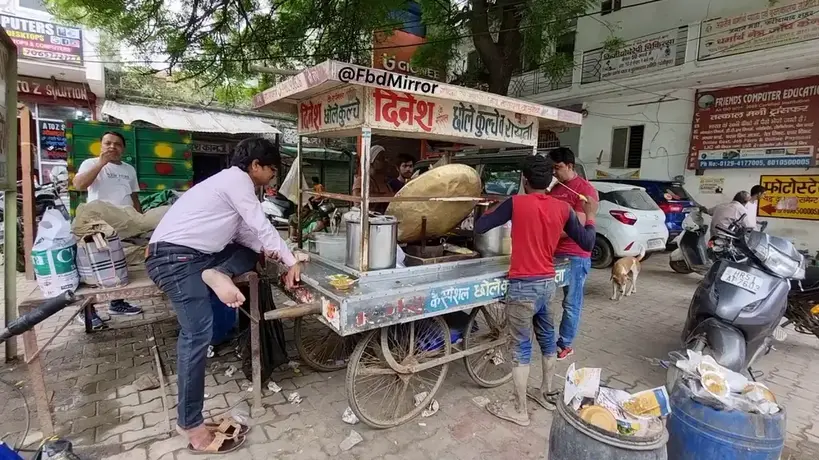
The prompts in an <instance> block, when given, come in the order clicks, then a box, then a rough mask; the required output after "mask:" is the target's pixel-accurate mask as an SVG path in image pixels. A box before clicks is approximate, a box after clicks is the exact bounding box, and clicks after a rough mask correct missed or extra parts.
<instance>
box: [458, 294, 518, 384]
mask: <svg viewBox="0 0 819 460" xmlns="http://www.w3.org/2000/svg"><path fill="white" fill-rule="evenodd" d="M489 307H491V305H487V306H483V307H480V308H475V309H473V310H472V313H471V314H470V315H469V323H468V324H467V325H466V332H465V333H464V350H469V348H470V347H472V346H473V342H476V341H477V337H476V334H477V332H473V328H474V326H475V325H476V323H477V321H478V314H479V313H481V312H482V311H484V309H485V308H489ZM500 311H501V312H503V313H504V314H505V313H506V310H505V309H503V308H501V309H500ZM502 328H503V329H504V331H502V332H501V333H508V330H509V329H508V326H506V325H504V326H502ZM495 334H497V331H493V336H494V335H495ZM493 338H495V337H493ZM484 356H486V354H484ZM470 358H472V359H474V358H475V356H474V355H467V356H465V357H464V367H466V373H467V374H469V377H470V378H471V379H472V381H474V382H475V383H476V384H478V385H479V386H481V387H483V388H495V387H498V386H501V385H503V384H504V383H506V382H508V381H509V380H511V379H512V368H511V367H510V368H509V373H507V374H506V375H504V376H503V377H501V378H498V379H486V378H484V377H482V376H481V375H480V372H479V370H478V369H476V367H477V365H476V364H477V363H474V364H473V361H472V360H471V359H470ZM507 358H511V356H507Z"/></svg>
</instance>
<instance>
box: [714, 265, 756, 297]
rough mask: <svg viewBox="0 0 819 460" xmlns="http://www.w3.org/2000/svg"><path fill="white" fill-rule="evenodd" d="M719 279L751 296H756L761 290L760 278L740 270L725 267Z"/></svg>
mask: <svg viewBox="0 0 819 460" xmlns="http://www.w3.org/2000/svg"><path fill="white" fill-rule="evenodd" d="M719 279H720V280H722V281H725V282H726V283H728V284H732V285H734V286H736V287H738V288H742V289H745V290H746V291H748V292H751V293H753V294H756V293H757V292H759V290H760V289H762V278H761V277H759V276H756V275H753V274H751V273H748V272H744V271H742V270H737V269H736V268H733V267H727V268H726V269H725V271H724V272H722V276H720V277H719Z"/></svg>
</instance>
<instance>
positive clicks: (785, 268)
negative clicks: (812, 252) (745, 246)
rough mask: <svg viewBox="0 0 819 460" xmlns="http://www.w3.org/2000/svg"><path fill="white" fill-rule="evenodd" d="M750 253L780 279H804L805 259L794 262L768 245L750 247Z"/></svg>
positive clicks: (801, 258)
mask: <svg viewBox="0 0 819 460" xmlns="http://www.w3.org/2000/svg"><path fill="white" fill-rule="evenodd" d="M751 251H753V253H754V255H755V256H756V257H757V258H758V259H759V260H760V261H761V262H762V264H763V265H765V268H767V269H768V270H770V271H771V272H772V273H774V274H775V275H777V276H781V277H782V278H791V279H797V280H798V279H803V278H804V277H805V266H804V265H805V259H804V257H800V260H794V259H792V258H791V257H789V256H788V255H787V254H784V253H782V252H781V251H779V250H778V249H776V248H775V247H773V246H772V245H770V244H760V245H754V246H752V249H751Z"/></svg>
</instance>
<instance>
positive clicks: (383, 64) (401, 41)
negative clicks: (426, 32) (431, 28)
mask: <svg viewBox="0 0 819 460" xmlns="http://www.w3.org/2000/svg"><path fill="white" fill-rule="evenodd" d="M424 42H426V39H425V38H424V37H419V36H417V35H413V34H410V33H407V32H404V31H402V30H394V31H392V32H391V33H386V32H375V33H374V34H373V43H374V46H373V67H374V68H376V69H384V70H389V71H390V72H397V73H403V74H406V75H415V76H418V77H422V78H429V79H430V80H442V76H443V72H439V71H437V70H435V69H427V68H424V67H415V66H413V65H412V55H413V54H415V51H416V50H417V49H418V47H419V46H421V45H422V44H424Z"/></svg>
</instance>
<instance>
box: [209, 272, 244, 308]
mask: <svg viewBox="0 0 819 460" xmlns="http://www.w3.org/2000/svg"><path fill="white" fill-rule="evenodd" d="M202 281H204V282H205V284H207V285H208V287H210V288H211V289H213V292H215V293H216V296H217V297H219V300H221V301H222V302H224V303H225V305H227V306H228V307H231V308H239V307H240V306H241V305H242V304H243V303H245V296H244V295H242V292H241V291H240V290H239V288H237V287H236V285H235V284H233V280H231V279H230V277H229V276H227V275H225V274H224V273H222V272H220V271H218V270H214V269H212V268H209V269H207V270H205V271H203V272H202Z"/></svg>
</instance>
